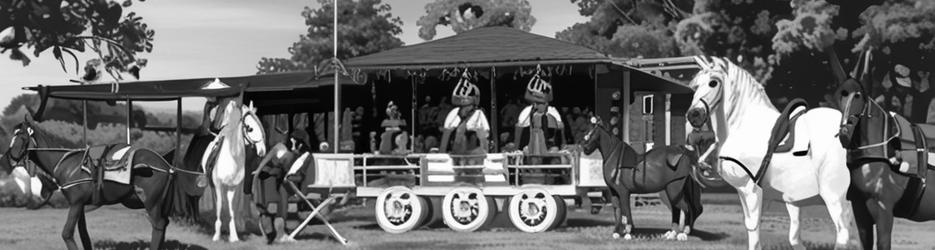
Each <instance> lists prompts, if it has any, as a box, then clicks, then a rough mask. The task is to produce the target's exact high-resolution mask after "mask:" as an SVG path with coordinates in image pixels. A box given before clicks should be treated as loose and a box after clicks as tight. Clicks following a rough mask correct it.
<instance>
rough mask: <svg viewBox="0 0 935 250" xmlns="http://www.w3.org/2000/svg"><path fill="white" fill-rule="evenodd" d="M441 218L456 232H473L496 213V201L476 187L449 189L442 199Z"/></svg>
mask: <svg viewBox="0 0 935 250" xmlns="http://www.w3.org/2000/svg"><path fill="white" fill-rule="evenodd" d="M441 205H442V220H443V221H444V222H445V225H448V227H449V228H451V229H452V230H455V231H458V232H473V231H475V230H477V229H480V228H481V227H483V226H484V225H485V224H487V223H489V222H490V221H491V220H492V219H493V217H494V215H495V213H496V211H497V210H496V209H497V208H496V202H494V200H493V198H491V197H487V196H486V195H484V192H483V191H481V190H480V189H479V188H476V187H457V188H454V189H451V191H449V192H448V193H447V194H445V198H444V199H443V200H442V204H441Z"/></svg>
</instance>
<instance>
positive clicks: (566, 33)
mask: <svg viewBox="0 0 935 250" xmlns="http://www.w3.org/2000/svg"><path fill="white" fill-rule="evenodd" d="M572 2H573V3H577V5H578V7H579V10H578V13H580V14H581V15H583V16H589V17H591V19H590V20H589V21H588V22H585V23H579V24H575V25H573V26H571V27H569V28H566V29H565V30H563V31H561V32H558V33H557V34H556V35H555V36H556V38H558V39H560V40H565V41H569V42H573V43H576V44H579V45H583V46H586V47H589V48H592V49H595V50H598V51H601V52H604V53H608V54H610V55H612V56H615V57H628V58H640V57H650V58H652V57H670V56H678V55H679V54H680V53H679V50H678V47H677V46H676V45H677V44H676V43H675V40H674V39H673V34H674V30H675V21H677V20H680V19H681V18H683V17H684V16H686V15H688V14H689V13H688V12H687V11H686V9H690V7H691V6H692V5H691V1H683V0H675V1H671V0H658V1H653V0H648V1H630V0H607V1H603V0H572Z"/></svg>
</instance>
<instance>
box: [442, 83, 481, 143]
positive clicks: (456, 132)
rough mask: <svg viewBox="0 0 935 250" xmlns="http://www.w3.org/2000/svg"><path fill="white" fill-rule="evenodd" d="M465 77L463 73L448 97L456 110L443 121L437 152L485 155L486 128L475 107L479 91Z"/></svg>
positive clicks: (478, 99) (479, 111) (478, 98)
mask: <svg viewBox="0 0 935 250" xmlns="http://www.w3.org/2000/svg"><path fill="white" fill-rule="evenodd" d="M469 77H470V75H469V74H468V73H467V72H465V74H464V75H463V76H462V78H461V80H460V81H458V85H456V86H455V89H454V91H452V93H451V95H452V103H453V104H454V105H455V106H457V107H456V108H454V109H452V110H451V112H449V113H448V115H447V116H446V117H445V123H444V126H443V127H442V131H443V133H442V140H441V150H440V151H441V152H450V153H451V154H458V155H482V154H486V153H487V148H488V147H489V142H488V139H487V136H488V133H489V132H490V124H489V123H488V122H487V116H486V115H484V112H483V111H482V110H481V109H479V108H478V107H477V104H478V103H479V102H480V89H479V88H477V85H474V84H473V83H471V82H470V79H468V78H469ZM452 136H453V137H454V138H452Z"/></svg>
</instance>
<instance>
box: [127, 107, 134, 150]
mask: <svg viewBox="0 0 935 250" xmlns="http://www.w3.org/2000/svg"><path fill="white" fill-rule="evenodd" d="M132 117H133V100H130V98H129V97H128V98H127V145H130V125H131V124H130V118H132Z"/></svg>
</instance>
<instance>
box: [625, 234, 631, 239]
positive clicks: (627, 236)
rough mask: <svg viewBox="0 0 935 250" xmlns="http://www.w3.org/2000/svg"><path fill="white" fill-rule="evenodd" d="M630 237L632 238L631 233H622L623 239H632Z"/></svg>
mask: <svg viewBox="0 0 935 250" xmlns="http://www.w3.org/2000/svg"><path fill="white" fill-rule="evenodd" d="M632 239H633V235H630V234H625V235H623V240H632Z"/></svg>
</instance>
